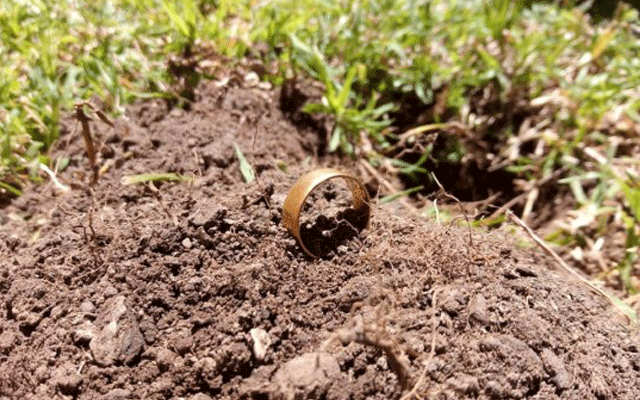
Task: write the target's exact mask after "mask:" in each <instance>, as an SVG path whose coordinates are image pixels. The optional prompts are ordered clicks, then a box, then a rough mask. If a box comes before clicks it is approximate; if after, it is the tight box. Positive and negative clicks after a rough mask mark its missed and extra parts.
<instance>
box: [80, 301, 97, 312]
mask: <svg viewBox="0 0 640 400" xmlns="http://www.w3.org/2000/svg"><path fill="white" fill-rule="evenodd" d="M80 311H82V312H83V313H87V314H93V313H94V312H95V311H96V306H95V305H94V304H93V303H92V302H90V301H89V300H85V301H83V302H82V304H80Z"/></svg>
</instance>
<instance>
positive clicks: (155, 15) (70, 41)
mask: <svg viewBox="0 0 640 400" xmlns="http://www.w3.org/2000/svg"><path fill="white" fill-rule="evenodd" d="M0 1H1V3H0V65H1V67H0V145H1V146H2V147H1V151H0V192H2V191H4V194H5V195H19V194H20V189H21V187H22V186H23V185H24V184H25V183H26V182H27V181H29V180H36V181H37V180H40V179H44V178H46V175H43V174H44V173H43V172H42V171H43V168H42V167H41V165H44V166H47V167H51V166H52V165H54V164H55V162H56V160H51V159H50V158H49V154H48V152H47V149H48V148H49V146H50V145H51V143H53V142H54V141H55V140H56V138H57V135H58V130H57V129H58V124H59V121H60V118H61V115H62V114H63V113H65V112H68V111H70V110H71V109H72V107H73V105H74V104H75V103H77V102H80V101H84V100H88V99H92V98H98V99H100V100H101V101H102V103H103V104H104V111H105V112H107V113H108V114H111V115H117V114H119V113H122V111H123V107H124V105H125V104H127V103H130V102H132V101H134V100H135V99H140V98H150V97H163V98H167V99H170V100H172V101H173V102H174V103H176V104H180V103H181V102H184V101H189V89H190V88H192V87H193V86H194V85H196V84H197V82H198V81H200V80H201V79H206V78H213V77H216V75H217V71H218V69H216V68H215V67H216V66H217V67H220V69H221V70H223V69H224V67H225V65H224V64H233V63H236V62H238V63H240V62H242V60H243V59H245V58H247V57H248V58H251V59H252V60H253V61H258V62H261V63H264V64H265V65H267V66H269V68H267V69H268V70H270V71H273V72H272V73H270V74H268V75H266V76H263V77H262V78H263V79H269V80H271V81H272V82H273V83H275V84H281V83H283V82H286V81H289V80H292V79H302V80H304V79H314V80H316V81H319V82H321V83H322V84H323V86H324V90H325V91H324V94H323V96H322V99H320V101H318V102H317V103H314V104H307V105H306V106H305V108H304V111H306V112H309V113H323V114H328V115H330V116H332V118H333V122H334V125H333V127H332V129H331V132H330V137H329V140H328V142H327V148H328V150H329V151H340V152H342V153H343V154H346V155H348V156H351V157H364V158H366V159H368V160H369V161H370V162H371V163H372V164H373V165H382V164H384V165H387V166H389V169H390V170H392V171H395V172H396V173H398V174H399V175H401V176H403V178H404V179H405V181H406V182H409V184H408V187H407V188H405V189H406V190H405V191H403V192H401V193H403V194H409V193H413V192H415V191H417V190H418V189H415V188H420V187H421V186H424V187H425V188H426V189H429V188H431V189H433V188H434V182H432V180H431V178H430V173H431V172H432V171H433V170H438V169H439V168H442V169H452V168H463V170H464V167H465V166H468V165H471V164H474V165H477V166H478V167H479V168H480V169H482V170H486V171H488V170H493V171H496V170H499V171H504V173H505V174H507V176H509V177H510V179H511V183H510V184H512V185H513V192H514V194H513V196H517V195H522V197H521V201H520V202H519V203H516V204H515V208H516V209H518V210H519V211H520V212H521V213H520V215H521V216H522V217H523V218H524V219H525V220H526V219H527V217H528V216H531V215H534V214H535V213H536V211H537V210H540V209H541V208H543V206H544V205H545V204H548V203H550V202H552V201H550V200H545V199H541V198H540V196H541V190H543V189H544V188H547V189H548V188H549V187H551V189H553V190H552V192H551V193H557V194H558V196H560V195H564V194H568V195H569V197H570V204H569V207H571V208H574V211H573V212H572V213H566V214H562V215H557V216H556V222H558V223H556V224H554V225H553V226H552V225H551V224H547V227H548V228H549V229H547V234H548V235H547V239H548V240H551V241H554V242H555V243H557V244H560V245H562V246H564V248H566V249H567V251H569V250H571V251H572V252H573V253H575V254H578V253H579V252H577V251H576V249H578V248H579V249H580V251H581V252H582V253H581V254H583V255H585V254H587V255H589V257H596V258H597V257H600V258H602V257H604V258H606V259H605V260H604V262H603V263H602V265H601V274H602V275H601V277H603V279H604V278H605V277H606V276H609V275H611V274H618V276H619V277H620V280H621V282H623V289H624V290H626V291H627V292H628V293H634V292H635V291H637V290H638V289H639V288H638V281H637V280H636V281H634V279H633V276H634V274H635V275H637V274H638V271H637V270H635V269H634V268H635V265H636V264H637V257H638V248H639V247H640V246H639V243H640V239H638V238H639V237H640V229H639V228H638V227H639V226H640V183H639V182H640V179H639V178H638V176H639V173H638V170H639V168H638V163H637V161H635V160H637V156H638V154H637V152H638V151H637V140H636V137H637V135H638V133H639V132H640V131H639V130H638V126H639V125H640V114H639V112H638V111H639V109H640V100H638V99H639V98H640V96H639V95H640V93H639V89H638V88H640V56H639V54H640V36H639V35H638V30H639V29H638V25H639V24H640V20H639V18H638V13H637V12H636V11H635V10H633V9H631V8H630V7H627V6H621V7H619V8H618V10H617V11H616V13H615V14H614V16H613V17H612V19H610V20H603V21H601V22H598V23H597V24H595V23H592V22H591V21H590V20H589V17H588V15H587V14H586V12H585V10H584V9H581V8H579V7H573V6H564V7H563V6H559V5H558V4H555V3H557V2H554V3H547V2H542V3H538V2H532V1H524V0H521V1H508V0H495V1H491V2H488V1H483V0H471V1H462V0H457V1H444V0H431V1H427V0H312V1H308V2H303V3H301V2H299V1H294V0H274V1H258V0H243V1H233V0H201V1H195V0H186V1H177V0H109V1H108V0H99V1H96V2H92V3H89V2H84V1H72V0H61V1H58V2H54V3H51V2H44V1H38V0H33V1H24V0H22V1H9V0H0ZM256 45H266V46H263V47H265V48H266V49H267V50H266V51H265V52H262V53H259V52H258V51H256V50H254V48H256ZM211 65H213V66H214V67H213V68H212V67H211ZM434 133H437V136H435V135H433V134H434ZM363 137H365V138H366V142H367V143H363V142H362V138H363ZM363 144H367V146H364V145H363ZM478 144H481V145H482V146H481V147H480V148H481V149H482V150H481V151H479V150H478V146H477V145H478ZM365 149H366V150H365ZM408 150H410V151H409V153H410V154H412V156H411V157H406V156H403V154H406V153H407V151H408ZM416 153H417V154H416ZM240 154H241V153H240ZM245 172H247V174H245V175H244V176H245V178H246V179H247V180H250V175H249V174H248V170H247V171H245ZM393 198H394V197H388V198H387V199H389V200H390V199H393ZM558 198H560V197H558ZM505 200H506V199H505ZM502 219H503V216H497V217H495V219H494V220H493V221H482V224H484V225H486V226H492V225H494V224H499V223H500V222H501V221H502ZM551 227H553V229H551ZM620 233H622V235H623V240H621V241H620V240H619V241H618V242H620V243H622V244H620V243H618V244H619V245H621V246H623V247H624V251H623V255H622V256H618V257H617V258H616V257H609V256H606V255H603V253H602V252H603V249H606V248H607V246H613V245H615V243H610V242H609V238H610V237H612V236H613V235H615V234H620ZM603 242H604V244H603ZM584 257H586V256H583V258H582V259H577V262H591V261H593V259H592V258H589V257H587V258H584ZM578 258H579V257H578Z"/></svg>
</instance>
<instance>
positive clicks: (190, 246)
mask: <svg viewBox="0 0 640 400" xmlns="http://www.w3.org/2000/svg"><path fill="white" fill-rule="evenodd" d="M278 97H279V95H278V93H272V92H269V91H265V90H261V89H258V88H241V87H238V86H233V85H232V84H229V85H227V86H222V87H221V86H219V85H218V86H216V85H215V84H209V85H206V86H202V87H201V88H200V89H199V90H198V91H197V93H196V102H195V103H194V104H193V105H192V107H191V108H190V110H189V111H184V110H181V109H173V110H171V111H169V110H167V109H166V107H165V106H163V103H160V102H147V103H143V104H139V105H136V106H133V107H131V108H130V110H129V111H128V122H124V121H119V122H118V123H117V124H116V127H115V128H114V129H111V128H107V127H104V126H102V125H100V124H98V123H96V124H94V125H92V126H93V129H94V130H95V131H96V132H97V133H98V137H99V139H100V140H101V141H102V142H104V145H103V146H102V148H101V152H100V154H101V165H109V166H110V168H109V169H108V170H106V172H105V173H104V174H103V176H102V177H101V178H100V179H99V181H98V183H97V184H96V185H94V186H93V187H89V186H86V185H85V184H83V183H81V182H86V181H88V178H89V175H90V173H89V168H88V166H87V161H86V158H85V157H84V154H83V148H82V139H81V137H80V135H79V132H77V131H74V130H73V126H74V122H73V121H71V120H69V121H67V122H65V123H64V125H63V127H62V131H63V137H62V139H61V140H60V142H59V147H58V148H57V149H56V150H55V151H54V153H53V155H54V157H59V156H63V155H64V156H66V157H68V158H69V160H70V162H69V166H68V167H67V168H66V169H64V170H63V171H62V172H61V173H59V178H60V179H61V180H62V182H63V183H65V184H67V185H70V186H72V189H71V190H70V191H68V192H66V193H64V194H59V193H56V192H57V191H58V189H57V187H56V186H55V185H53V184H42V185H40V186H37V187H34V188H32V189H29V190H27V193H26V194H25V195H24V196H23V197H21V198H19V199H17V200H15V201H14V202H13V203H12V204H11V205H9V206H8V207H6V208H5V209H4V210H3V211H2V214H3V215H4V220H3V222H2V224H3V225H2V229H1V230H0V257H1V258H0V260H1V261H0V304H1V305H2V308H1V309H2V313H0V399H2V400H5V399H34V400H35V399H111V400H116V399H188V400H205V399H268V398H288V399H291V398H295V399H303V398H315V399H399V398H401V396H402V395H403V394H408V393H409V391H410V390H411V389H412V388H413V387H416V389H417V391H416V392H415V394H417V395H419V396H420V397H421V398H423V399H424V398H427V399H466V398H468V399H580V400H587V399H598V400H603V399H629V400H634V399H638V398H640V337H639V336H638V335H637V334H635V333H629V332H628V328H627V327H626V326H625V325H624V323H623V322H622V320H621V319H620V318H619V317H618V316H617V314H616V313H615V312H614V311H612V310H611V309H610V307H608V306H607V303H606V302H605V301H604V300H603V299H601V298H600V297H598V296H597V295H595V294H594V293H593V292H591V291H590V290H589V289H587V288H585V287H583V286H581V285H580V284H579V283H577V282H575V281H574V280H573V279H570V278H568V277H567V276H566V275H564V274H563V273H561V272H559V271H555V270H553V268H552V267H551V266H552V264H551V262H550V261H549V260H548V259H547V258H545V257H544V256H542V255H540V254H538V253H535V252H524V251H520V250H517V249H516V248H515V247H514V245H513V244H512V242H511V241H510V240H509V239H508V238H507V237H506V235H505V234H503V233H501V232H499V231H496V232H494V233H493V234H492V235H487V234H484V233H482V232H480V231H477V230H475V231H473V232H470V231H469V230H467V229H460V228H457V227H455V226H448V225H442V226H441V225H437V224H435V223H432V222H426V221H422V220H416V219H412V218H411V217H410V216H409V215H407V213H405V212H404V211H402V210H398V209H396V208H394V207H393V206H390V207H388V208H382V207H375V212H374V215H373V216H372V220H371V223H370V225H369V227H368V228H367V229H365V230H364V231H363V232H362V233H361V234H360V235H358V236H356V237H352V238H350V239H348V240H344V241H342V242H340V243H335V244H336V246H335V247H334V248H331V249H328V251H327V253H326V255H325V257H323V258H321V259H317V260H314V259H310V258H308V257H306V256H305V255H304V254H303V252H302V251H301V249H300V248H299V246H298V245H297V243H296V242H295V240H294V239H293V238H292V237H290V235H289V234H288V233H287V232H286V231H285V230H284V229H283V228H282V226H281V225H280V220H281V211H282V210H281V205H282V201H283V199H284V197H285V196H286V193H287V190H288V188H289V187H290V186H291V185H292V184H293V183H294V182H295V180H296V178H297V177H298V176H299V175H300V173H302V172H303V171H305V170H308V169H310V168H313V167H315V166H318V165H326V164H327V163H329V160H328V159H326V158H318V157H317V156H314V154H318V149H319V146H321V143H322V140H321V139H319V137H320V136H321V135H317V134H316V133H315V132H314V131H313V130H311V129H310V128H307V127H305V126H302V125H301V124H300V123H298V125H299V126H296V125H294V124H293V123H292V122H290V119H288V118H287V117H285V116H284V115H283V114H282V112H281V110H280V109H279V108H278V104H283V103H285V102H282V101H280V99H279V98H278ZM234 143H236V144H237V145H238V146H239V147H240V148H241V149H242V151H243V152H244V154H245V156H246V157H247V159H248V161H249V162H250V163H251V164H252V165H253V167H254V169H255V171H256V176H257V179H256V180H255V181H253V182H252V183H250V184H245V183H244V181H243V179H242V176H241V174H240V172H239V168H238V163H237V161H236V159H235V157H234V152H233V144H234ZM320 153H321V152H320ZM309 156H311V157H310V158H308V157H309ZM283 162H284V163H286V166H287V168H286V171H287V172H282V170H281V169H280V168H278V166H280V167H282V165H283V164H282V163H283ZM343 167H345V166H344V165H343ZM346 167H347V168H348V166H346ZM283 169H284V168H283ZM148 172H175V173H178V174H182V175H188V176H194V177H195V180H194V181H193V182H192V183H188V182H177V183H176V182H162V183H155V184H153V185H123V184H122V183H121V179H122V177H123V176H126V175H131V174H140V173H148ZM331 191H333V192H335V193H337V194H335V193H334V194H333V195H329V196H324V200H326V201H327V202H329V203H332V202H333V203H334V204H340V203H339V202H340V201H341V199H342V196H340V195H339V191H336V190H335V189H331V188H330V189H329V192H331ZM372 194H374V193H372ZM336 202H337V203H336ZM314 204H315V203H314ZM311 222H313V221H311ZM316 224H318V222H317V220H316ZM319 226H321V227H320V228H319V229H321V230H326V229H327V227H326V226H324V225H323V223H320V224H319ZM470 235H472V237H470Z"/></svg>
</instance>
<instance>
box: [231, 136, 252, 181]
mask: <svg viewBox="0 0 640 400" xmlns="http://www.w3.org/2000/svg"><path fill="white" fill-rule="evenodd" d="M233 151H234V153H235V155H236V158H237V159H238V162H239V163H240V173H241V174H242V178H243V179H244V181H245V182H246V183H250V182H251V181H253V180H254V179H256V175H255V173H254V172H253V167H251V164H249V162H248V161H247V159H246V158H245V157H244V154H242V150H240V147H238V145H237V144H235V143H234V144H233Z"/></svg>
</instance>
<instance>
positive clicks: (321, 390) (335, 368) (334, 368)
mask: <svg viewBox="0 0 640 400" xmlns="http://www.w3.org/2000/svg"><path fill="white" fill-rule="evenodd" d="M337 379H340V366H339V365H338V362H337V361H336V359H335V358H334V357H333V356H332V355H330V354H327V353H306V354H303V355H301V356H298V357H296V358H294V359H293V360H291V361H289V362H287V363H286V364H284V366H282V368H280V369H279V370H278V372H276V375H275V378H274V380H275V382H276V384H277V385H278V388H279V390H280V393H281V395H282V397H283V398H289V399H337V398H340V397H339V396H338V391H337V389H338V388H339V385H340V382H336V380H337Z"/></svg>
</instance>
